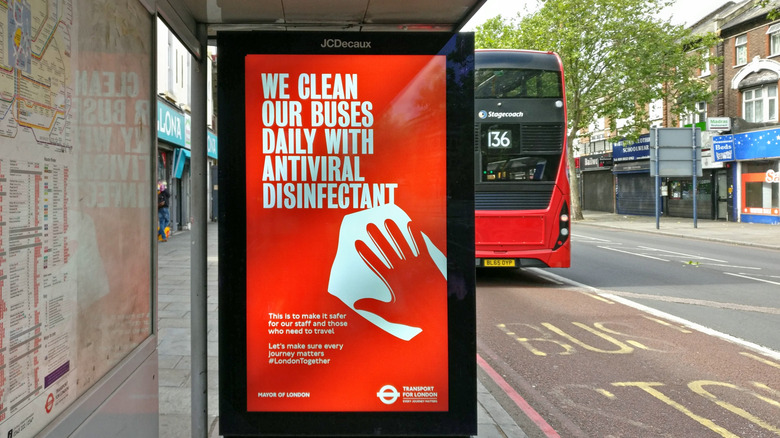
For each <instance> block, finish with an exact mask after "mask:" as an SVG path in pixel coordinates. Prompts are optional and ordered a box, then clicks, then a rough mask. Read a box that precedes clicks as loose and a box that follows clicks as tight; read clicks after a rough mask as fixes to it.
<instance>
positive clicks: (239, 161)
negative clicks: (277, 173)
mask: <svg viewBox="0 0 780 438" xmlns="http://www.w3.org/2000/svg"><path fill="white" fill-rule="evenodd" d="M217 41H218V53H219V58H220V59H219V64H218V69H219V71H218V80H219V84H218V99H219V102H220V105H219V118H220V120H221V125H222V126H220V131H219V144H220V145H221V147H220V148H221V149H222V150H221V151H220V172H219V186H220V192H221V195H220V197H221V199H220V203H219V242H220V247H219V257H220V264H219V278H220V280H219V303H220V305H219V349H220V352H219V369H220V396H219V402H220V434H222V435H224V436H334V435H338V436H346V435H350V436H363V435H365V436H369V435H371V436H402V435H410V434H413V435H417V436H468V435H476V432H477V430H476V361H475V358H476V302H475V273H474V271H475V270H474V263H473V258H474V241H473V238H472V239H468V238H466V239H464V238H463V236H473V235H474V200H473V195H474V186H473V179H472V178H471V176H472V173H473V148H472V142H473V123H472V121H471V116H472V114H473V105H474V104H473V69H474V55H473V50H474V36H473V34H471V33H439V32H430V33H359V34H356V33H354V32H352V33H324V32H323V33H319V32H318V33H313V32H308V33H306V32H284V33H281V32H220V33H219V34H218V37H217ZM328 41H331V42H333V41H340V42H344V41H346V42H349V44H328ZM254 55H268V56H275V55H296V57H297V62H298V63H302V62H303V63H305V62H307V60H305V59H303V58H305V57H306V56H309V55H311V56H313V58H311V59H312V60H314V59H315V58H314V57H322V56H323V55H325V56H330V55H333V56H337V57H340V58H339V59H342V58H345V59H346V58H349V60H352V57H358V58H360V57H361V56H365V55H369V56H380V57H381V56H386V55H387V56H388V57H390V58H392V57H393V56H394V55H401V56H395V57H394V61H393V62H396V61H398V59H401V58H403V57H404V56H407V55H410V56H418V55H422V56H428V57H434V58H436V57H443V58H440V60H439V61H437V62H440V65H441V67H442V70H443V71H442V72H441V73H442V77H444V76H446V81H445V82H446V93H444V92H442V93H441V94H440V96H443V97H445V100H446V105H442V108H445V107H446V110H444V111H443V112H442V113H441V115H442V120H443V121H444V120H445V119H446V124H442V125H441V126H440V127H439V128H435V127H434V128H430V129H431V130H432V131H436V130H437V129H438V130H439V131H441V134H442V135H443V137H442V138H446V140H445V141H444V142H443V143H442V146H443V147H444V148H445V149H446V151H441V150H439V151H438V152H435V153H437V154H441V155H442V156H443V157H444V158H443V159H442V162H443V163H444V165H445V166H446V178H444V179H443V180H442V182H441V183H440V184H441V185H442V191H441V193H442V196H441V198H442V199H440V201H441V205H442V206H443V207H442V208H443V210H444V212H446V232H442V235H443V236H446V246H444V245H443V244H442V245H441V247H442V248H445V249H444V252H445V253H446V258H445V259H443V260H446V261H444V264H442V265H441V266H442V268H443V267H444V266H445V265H446V271H444V272H442V274H443V275H444V276H445V279H446V280H445V282H446V295H447V297H446V300H443V301H442V302H443V303H444V302H446V304H443V305H442V311H443V313H444V314H446V330H445V331H444V332H445V333H446V338H447V339H446V344H447V348H446V349H445V351H446V355H447V361H446V366H445V368H446V374H447V375H446V380H445V381H446V382H447V383H446V388H441V387H439V386H437V390H442V393H444V394H446V399H445V400H443V401H442V402H441V406H443V410H436V409H430V407H426V408H427V409H425V408H423V409H408V406H409V405H407V409H406V410H399V409H397V408H387V409H381V408H380V409H364V408H363V407H359V408H357V409H341V408H335V409H328V408H325V407H322V405H316V406H315V407H313V408H306V409H305V410H304V409H300V410H298V409H285V410H273V411H272V410H271V409H264V408H250V407H248V404H249V403H248V396H247V393H248V392H247V389H248V380H249V379H248V366H249V365H248V354H249V351H248V350H250V348H249V347H248V337H249V335H248V322H247V311H248V304H247V294H248V289H249V286H253V285H251V284H248V283H249V282H250V280H248V278H253V279H254V277H251V275H250V273H249V272H248V271H250V270H251V269H254V268H252V265H250V264H249V263H248V260H249V259H250V258H251V259H252V260H249V261H252V262H253V263H254V264H255V265H256V264H261V263H264V261H263V260H259V261H258V260H254V259H256V257H255V256H252V257H250V256H249V255H248V250H250V249H252V248H249V247H250V246H251V245H254V244H255V242H265V241H267V240H273V239H274V238H275V237H276V236H275V235H273V234H272V233H273V227H269V229H270V230H271V231H267V230H266V231H264V228H265V227H262V226H261V227H259V228H261V229H254V228H253V229H251V230H250V229H249V227H248V223H249V221H250V219H248V210H251V209H258V208H259V207H256V206H251V209H250V208H249V207H248V206H247V204H248V203H249V202H248V198H247V192H248V191H249V190H250V189H248V188H247V186H248V184H249V183H251V181H252V178H255V179H257V178H259V177H258V176H256V175H249V174H254V173H255V172H256V173H258V174H260V173H263V164H262V163H257V162H248V159H247V155H248V152H247V148H248V146H247V144H248V142H249V141H250V140H249V139H248V138H247V137H248V134H247V131H248V130H251V127H248V126H247V119H248V118H249V115H248V114H247V111H248V110H247V86H246V77H245V75H246V74H247V68H248V67H247V65H248V61H247V59H249V58H251V57H252V56H254ZM390 58H388V59H390ZM275 59H276V58H275ZM302 59H303V61H302ZM333 59H334V60H335V59H336V58H333ZM368 59H369V58H366V60H368ZM371 59H372V60H374V61H375V60H376V58H371ZM360 62H363V63H364V64H365V63H366V62H367V61H360ZM360 62H357V64H355V65H360ZM312 69H313V70H312V71H313V72H316V71H317V70H316V67H312ZM445 72H446V75H445V74H444V73H445ZM382 74H385V73H382ZM393 74H394V72H392V71H387V73H386V75H388V76H380V77H379V78H377V77H371V80H372V81H373V82H377V83H379V82H380V81H382V82H383V79H386V78H388V77H391V76H390V75H393ZM323 75H324V74H323ZM362 80H363V79H362V76H361V81H362ZM290 82H291V84H292V86H291V87H290V88H291V89H292V88H294V87H295V84H297V82H296V81H293V78H292V77H291V80H290ZM362 83H363V82H361V84H362ZM404 92H409V91H408V90H404ZM434 103H436V102H434ZM440 103H441V102H440ZM377 112H378V111H377ZM364 115H365V112H364ZM255 116H257V117H255V118H253V119H252V120H256V119H257V120H259V115H255ZM304 118H305V117H304ZM257 123H258V124H259V122H257ZM379 141H382V138H381V137H379V138H378V140H377V142H379ZM391 146H395V145H391ZM464 146H465V147H464ZM377 147H379V146H378V143H377ZM427 153H428V152H426V151H424V150H421V151H420V154H421V155H422V156H423V157H425V156H426V154H427ZM417 159H418V157H417V156H401V155H398V156H396V160H397V161H398V162H399V163H400V162H401V161H404V162H407V161H410V162H413V161H415V160H417ZM253 163H254V165H255V166H256V168H253V167H252V166H253ZM385 167H388V166H385ZM248 169H249V170H248ZM365 169H367V166H366V167H365ZM436 170H437V169H432V171H431V174H432V176H433V177H432V178H431V179H432V180H435V179H436V178H441V177H440V176H436V175H435V172H436ZM404 175H406V174H404ZM407 176H408V175H407ZM417 178H418V179H417V180H415V181H419V180H420V179H419V175H417ZM412 179H414V178H412ZM250 186H251V185H250ZM418 188H419V185H418V186H415V187H414V190H418ZM399 190H400V189H399ZM420 190H421V191H423V192H424V191H426V190H427V189H426V188H424V187H423V188H421V189H420ZM252 193H254V192H252ZM260 195H261V194H257V196H258V197H259V196H260ZM384 205H388V204H384ZM361 207H362V205H361ZM353 210H354V209H353ZM369 210H370V209H369ZM363 211H367V210H363ZM412 216H414V215H412ZM253 223H257V222H253ZM255 233H258V235H260V236H262V237H259V238H258V237H256V236H250V235H254V234H255ZM263 233H265V234H263ZM423 236H424V237H426V238H427V236H426V235H423ZM249 242H252V244H251V245H250V243H249ZM356 243H357V242H356ZM428 248H429V249H430V248H431V244H430V243H428ZM252 254H254V253H252ZM269 255H272V254H265V256H269ZM431 257H432V258H435V257H434V255H433V253H432V254H431ZM331 263H334V260H333V258H332V257H331V258H330V259H326V258H324V257H322V258H316V259H311V260H302V263H300V265H299V266H300V269H301V273H302V274H303V275H309V274H306V273H307V272H309V273H310V272H311V270H312V269H313V268H320V267H321V266H318V265H322V266H330V264H331ZM248 265H250V266H249V267H248ZM334 265H335V263H334ZM334 269H335V268H334ZM440 269H441V268H440ZM445 272H446V274H445ZM331 280H332V277H331ZM266 281H277V280H276V279H272V280H266ZM278 281H281V279H278ZM324 286H329V285H324ZM324 286H323V287H324ZM322 292H323V293H325V294H327V293H328V292H331V294H333V295H336V294H334V293H333V292H332V291H325V290H323V291H322ZM442 292H443V290H442ZM339 298H340V299H341V300H342V301H344V303H345V304H347V305H348V306H349V303H347V301H345V300H344V299H343V298H342V297H339ZM268 299H270V300H272V299H273V298H268ZM444 307H446V309H444ZM271 310H272V309H270V308H269V312H270V311H271ZM353 311H356V310H355V308H354V307H352V308H351V309H350V307H345V313H349V312H353ZM361 316H363V317H364V318H365V315H363V314H362V313H361ZM351 317H352V318H353V319H352V320H350V322H349V324H350V328H351V327H353V326H358V327H359V326H360V323H361V322H362V323H365V321H363V320H362V319H361V318H360V316H358V315H357V313H354V314H351ZM353 321H357V323H353ZM251 324H254V323H253V322H252V323H250V325H251ZM375 324H376V323H375ZM377 326H379V324H377ZM269 327H270V324H269ZM351 330H353V331H354V330H355V329H351ZM352 336H354V334H353V335H352ZM361 345H362V344H361ZM258 348H268V349H269V353H266V354H267V355H268V357H271V356H270V345H268V346H267V347H266V346H265V345H262V346H260V347H258ZM362 348H363V349H365V346H363V347H362ZM356 349H357V350H360V347H358V348H356ZM306 353H316V354H320V352H318V351H313V352H306ZM358 353H360V351H358ZM364 353H365V352H364ZM327 354H330V353H327ZM366 363H369V364H370V363H371V362H366ZM364 367H366V365H365V364H362V365H361V364H360V363H355V364H354V366H353V369H354V373H361V372H363V371H365V368H364ZM309 368H311V367H309ZM290 369H292V368H290ZM297 369H301V368H297ZM307 372H308V371H307ZM291 374H292V373H291ZM315 374H316V372H315ZM291 379H292V378H291ZM350 384H351V382H350V380H347V384H346V385H347V386H348V385H350ZM376 391H377V392H376V393H374V394H372V397H374V398H375V399H380V400H381V398H382V397H381V396H380V394H381V393H382V391H384V389H383V387H381V386H377V387H376ZM398 391H399V392H400V391H402V389H401V388H400V387H399V388H398ZM258 396H259V394H258ZM399 397H400V395H399ZM359 406H362V405H359ZM417 406H421V407H422V405H417Z"/></svg>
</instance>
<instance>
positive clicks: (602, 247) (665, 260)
mask: <svg viewBox="0 0 780 438" xmlns="http://www.w3.org/2000/svg"><path fill="white" fill-rule="evenodd" d="M599 248H601V249H606V250H609V251H615V252H622V253H624V254H630V255H633V256H637V257H644V258H648V259H653V260H660V261H662V262H668V261H669V260H667V259H662V258H660V257H653V256H649V255H647V254H637V253H635V252H631V251H623V250H620V249H615V248H610V247H608V246H599Z"/></svg>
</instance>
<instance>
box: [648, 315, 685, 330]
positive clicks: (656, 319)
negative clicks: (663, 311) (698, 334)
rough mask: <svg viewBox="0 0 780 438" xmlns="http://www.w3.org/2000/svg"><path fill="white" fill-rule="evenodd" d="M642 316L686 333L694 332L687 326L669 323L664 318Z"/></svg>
mask: <svg viewBox="0 0 780 438" xmlns="http://www.w3.org/2000/svg"><path fill="white" fill-rule="evenodd" d="M642 317H643V318H646V319H649V320H650V321H654V322H657V323H658V324H661V325H664V326H666V327H671V328H673V329H675V330H677V331H680V332H682V333H686V334H687V333H693V332H692V331H690V330H687V329H685V327H680V326H678V325H674V324H669V323H668V322H666V321H664V320H663V319H658V318H652V317H649V316H647V315H642Z"/></svg>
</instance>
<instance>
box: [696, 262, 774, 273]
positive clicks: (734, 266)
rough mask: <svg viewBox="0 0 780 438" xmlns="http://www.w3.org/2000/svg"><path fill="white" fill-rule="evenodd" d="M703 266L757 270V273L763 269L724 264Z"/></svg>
mask: <svg viewBox="0 0 780 438" xmlns="http://www.w3.org/2000/svg"><path fill="white" fill-rule="evenodd" d="M702 265H706V266H717V267H719V268H734V269H753V270H756V271H760V270H761V268H757V267H755V266H737V265H723V264H719V263H702Z"/></svg>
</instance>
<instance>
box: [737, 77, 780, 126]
mask: <svg viewBox="0 0 780 438" xmlns="http://www.w3.org/2000/svg"><path fill="white" fill-rule="evenodd" d="M742 117H743V118H744V119H745V120H747V121H748V122H774V121H777V84H772V85H764V86H763V87H757V88H751V89H749V90H745V91H743V92H742Z"/></svg>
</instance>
